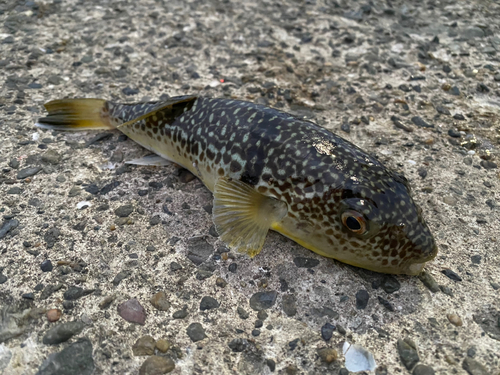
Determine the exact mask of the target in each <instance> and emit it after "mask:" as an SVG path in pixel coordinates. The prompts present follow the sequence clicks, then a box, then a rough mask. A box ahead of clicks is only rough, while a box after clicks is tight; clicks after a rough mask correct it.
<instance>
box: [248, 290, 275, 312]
mask: <svg viewBox="0 0 500 375" xmlns="http://www.w3.org/2000/svg"><path fill="white" fill-rule="evenodd" d="M277 296H278V292H275V291H273V290H272V291H269V292H257V293H255V294H254V295H253V296H252V297H251V298H250V307H251V308H252V309H254V310H255V311H260V310H267V309H269V308H271V307H272V306H274V304H275V302H276V297H277Z"/></svg>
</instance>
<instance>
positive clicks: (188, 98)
mask: <svg viewBox="0 0 500 375" xmlns="http://www.w3.org/2000/svg"><path fill="white" fill-rule="evenodd" d="M196 99H198V97H197V96H195V95H185V96H176V97H173V98H169V99H167V100H165V101H163V102H161V103H158V105H157V106H156V107H155V108H153V109H152V110H151V111H149V112H147V113H145V114H143V115H142V116H139V117H136V118H134V119H132V120H130V121H127V122H124V123H123V124H121V125H118V126H117V129H119V128H124V127H127V126H128V125H132V124H135V123H136V122H138V121H141V120H144V119H147V118H148V117H151V116H153V115H156V114H157V113H159V112H161V113H162V115H163V119H164V120H165V121H166V122H167V123H169V124H170V123H172V122H174V120H175V119H176V118H177V117H179V116H180V115H181V114H182V113H183V112H184V110H185V109H186V108H187V109H190V108H191V107H192V106H193V104H194V101H195V100H196Z"/></svg>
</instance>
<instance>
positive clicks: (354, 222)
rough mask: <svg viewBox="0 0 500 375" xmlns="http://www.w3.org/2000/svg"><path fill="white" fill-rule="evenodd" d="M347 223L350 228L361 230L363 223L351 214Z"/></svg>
mask: <svg viewBox="0 0 500 375" xmlns="http://www.w3.org/2000/svg"><path fill="white" fill-rule="evenodd" d="M345 223H346V225H347V227H348V228H349V229H350V230H360V229H361V224H360V223H359V221H358V220H357V219H356V218H355V217H354V216H349V217H348V218H347V219H346V221H345Z"/></svg>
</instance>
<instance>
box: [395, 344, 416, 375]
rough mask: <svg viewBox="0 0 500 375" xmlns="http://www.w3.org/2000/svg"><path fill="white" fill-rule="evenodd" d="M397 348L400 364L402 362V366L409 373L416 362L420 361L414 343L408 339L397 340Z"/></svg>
mask: <svg viewBox="0 0 500 375" xmlns="http://www.w3.org/2000/svg"><path fill="white" fill-rule="evenodd" d="M397 348H398V353H399V357H400V358H401V362H403V365H405V367H406V368H407V369H408V370H409V371H411V369H412V368H413V366H415V365H416V364H417V362H418V361H420V358H419V356H418V353H417V347H416V346H415V343H414V342H413V341H412V340H411V339H409V338H406V339H404V340H402V339H399V340H398V343H397Z"/></svg>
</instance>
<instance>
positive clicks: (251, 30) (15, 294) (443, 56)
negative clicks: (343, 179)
mask: <svg viewBox="0 0 500 375" xmlns="http://www.w3.org/2000/svg"><path fill="white" fill-rule="evenodd" d="M499 19H500V5H499V4H498V3H495V2H492V1H483V0H477V1H461V0H458V1H448V0H445V1H434V0H426V1H422V2H412V1H401V0H391V1H370V2H358V1H347V0H338V1H336V0H322V1H320V0H317V1H316V0H308V1H291V0H287V1H267V0H257V1H241V0H224V1H210V0H203V1H199V0H198V1H165V0H163V1H161V0H158V1H148V0H145V1H143V0H140V1H127V0H125V1H76V0H71V1H70V0H68V1H65V0H54V1H7V2H0V21H1V28H0V169H1V171H0V212H1V215H2V216H3V218H2V222H0V271H1V272H0V283H1V284H0V307H1V314H0V373H1V372H3V373H4V374H8V375H11V374H12V375H14V374H15V375H20V374H35V373H38V374H91V373H93V374H137V373H138V372H139V371H140V373H141V374H153V373H166V372H169V371H171V373H172V374H270V373H277V374H348V373H349V370H348V369H351V370H352V369H353V367H352V366H353V363H352V361H351V360H350V359H348V360H347V362H346V357H345V356H344V355H343V354H342V346H343V345H344V342H346V341H347V342H348V343H355V344H358V345H360V346H361V347H363V348H365V349H366V350H367V351H369V352H370V353H372V354H373V357H374V360H375V362H376V370H374V371H366V373H375V374H409V373H412V374H433V373H436V374H467V373H468V374H472V375H476V374H493V375H498V374H500V359H499V353H500V302H499V290H500V268H499V267H500V251H499V249H500V245H499V242H500V230H499V225H500V188H499V186H500V174H499V169H498V168H497V164H498V162H499V154H498V148H499V145H500V121H499V116H498V113H499V110H500V87H499V82H500V63H499V53H500V37H499V29H500V23H499V21H498V20H499ZM182 94H200V95H205V96H212V97H228V98H238V99H243V100H249V101H254V102H257V103H261V104H266V105H269V106H272V107H276V108H279V109H282V110H285V111H288V112H291V113H294V114H296V115H298V116H303V117H305V118H307V119H310V120H312V121H314V122H317V123H318V124H320V125H322V126H324V127H326V128H328V129H330V130H332V131H333V132H335V133H337V134H340V135H341V136H343V137H345V138H346V139H348V140H350V141H352V142H354V143H355V144H357V145H359V146H360V147H362V148H363V149H365V150H366V151H368V152H370V153H373V154H375V155H377V156H378V157H379V158H380V160H382V161H383V162H384V163H386V164H387V165H389V166H391V167H392V168H394V169H397V170H399V171H402V172H404V173H405V175H406V177H407V178H408V179H409V181H410V182H411V185H412V187H413V192H414V197H415V200H416V201H417V202H418V203H419V205H420V206H421V207H422V209H423V210H424V216H425V218H426V220H427V222H428V223H429V226H430V227H431V229H432V232H433V233H434V235H435V238H436V240H437V243H438V245H439V254H438V256H437V257H436V259H435V260H434V261H432V262H430V263H429V264H428V265H427V266H426V267H425V273H424V274H423V275H420V276H419V277H410V276H396V277H392V276H390V277H389V276H384V275H382V274H377V273H374V272H368V271H364V270H361V269H357V268H354V267H350V266H346V265H344V264H341V263H339V262H336V261H334V260H331V259H326V258H323V257H320V256H318V255H316V254H314V253H312V252H310V251H308V250H306V249H304V248H302V247H301V246H299V245H297V244H296V243H294V242H292V241H291V240H288V239H286V238H284V237H282V236H281V235H279V234H277V233H274V232H273V233H270V234H269V235H268V238H267V241H266V244H265V247H264V249H263V251H262V252H261V254H259V255H258V256H257V257H255V258H254V259H248V258H246V257H245V256H243V255H240V254H236V253H234V252H227V249H226V248H225V247H224V246H223V243H221V241H219V240H218V239H217V234H216V232H215V231H214V229H213V227H212V221H211V217H210V211H211V204H212V197H211V193H210V192H209V191H208V190H207V189H206V188H205V187H204V186H203V184H202V183H201V182H200V181H199V180H197V179H193V176H192V175H190V174H189V173H186V171H183V170H179V169H177V168H176V167H175V166H167V167H139V166H128V165H125V164H124V162H125V161H127V160H131V159H134V158H137V157H140V156H142V155H144V154H145V151H144V150H143V149H141V147H140V146H138V145H137V144H135V143H134V142H133V141H131V140H128V139H126V138H125V137H123V136H122V137H120V133H119V132H118V131H113V132H103V131H98V132H82V133H61V132H55V131H44V130H40V129H37V128H35V127H34V124H35V122H36V119H37V118H38V117H40V116H43V115H44V113H45V112H44V109H43V106H42V105H43V103H45V102H47V101H49V100H52V99H60V98H65V97H69V98H73V97H97V98H105V99H112V100H115V101H123V102H134V101H144V100H156V99H159V98H162V95H163V98H165V97H166V95H168V96H174V95H182ZM360 291H365V292H360ZM159 292H163V293H159ZM158 293H159V294H158ZM134 301H135V302H134ZM141 306H142V307H141ZM258 310H260V311H258ZM130 321H135V322H136V323H131V322H130ZM147 336H151V337H147ZM138 339H139V340H138ZM137 341H138V342H137ZM335 352H336V353H337V357H338V358H336V356H335ZM354 362H356V361H354ZM346 367H347V368H346Z"/></svg>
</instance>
